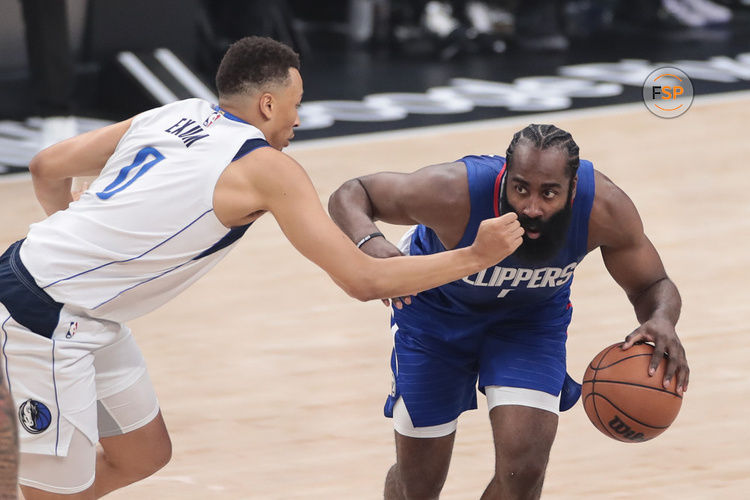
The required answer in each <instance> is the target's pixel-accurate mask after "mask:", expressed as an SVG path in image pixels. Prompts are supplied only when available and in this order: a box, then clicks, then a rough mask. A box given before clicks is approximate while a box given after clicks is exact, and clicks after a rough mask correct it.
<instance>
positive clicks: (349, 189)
mask: <svg viewBox="0 0 750 500" xmlns="http://www.w3.org/2000/svg"><path fill="white" fill-rule="evenodd" d="M328 213H329V214H330V216H331V219H333V221H334V222H335V223H336V225H338V226H339V228H341V230H342V231H343V232H344V233H345V234H346V235H347V236H349V238H351V240H352V241H354V242H357V241H359V240H360V239H361V238H362V237H363V236H365V235H367V234H371V233H373V232H375V231H377V226H375V223H374V222H373V210H372V203H371V201H370V198H369V196H368V195H367V191H366V190H365V188H364V187H363V186H362V183H361V182H360V181H359V180H358V179H352V180H350V181H347V182H345V183H344V184H343V185H342V186H341V187H340V188H338V189H337V190H336V191H335V192H334V193H333V194H332V195H331V197H330V198H329V199H328Z"/></svg>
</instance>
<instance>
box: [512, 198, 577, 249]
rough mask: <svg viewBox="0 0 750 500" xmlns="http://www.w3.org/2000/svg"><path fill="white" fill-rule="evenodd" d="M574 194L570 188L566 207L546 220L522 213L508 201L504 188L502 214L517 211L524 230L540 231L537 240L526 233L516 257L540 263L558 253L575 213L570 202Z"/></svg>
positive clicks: (563, 243)
mask: <svg viewBox="0 0 750 500" xmlns="http://www.w3.org/2000/svg"><path fill="white" fill-rule="evenodd" d="M571 187H572V186H571ZM572 194H573V193H572V189H569V190H568V200H567V201H566V202H565V207H564V208H562V209H560V210H559V211H558V212H556V213H554V214H552V215H551V216H550V217H549V219H547V220H546V221H545V220H542V218H541V217H536V218H532V217H529V216H527V215H523V214H521V213H520V212H519V211H518V210H516V208H515V207H514V206H513V205H511V204H510V202H509V201H508V195H507V186H506V189H503V191H502V193H501V194H500V214H501V215H502V214H503V212H508V211H511V212H515V213H516V215H518V222H520V223H521V227H523V228H524V230H526V231H528V230H532V231H536V232H539V238H537V239H535V240H533V239H531V238H529V237H528V236H527V235H526V234H525V233H524V235H523V243H521V246H520V247H518V249H517V250H516V251H515V252H514V253H513V256H514V257H517V258H518V260H520V261H522V262H524V263H526V264H540V263H542V262H545V261H548V260H549V259H551V258H552V257H554V256H555V255H557V253H558V252H559V251H560V249H562V247H563V246H564V245H565V241H566V240H567V236H568V228H569V227H570V219H571V217H572V215H573V206H572V204H571V203H570V201H571V196H572Z"/></svg>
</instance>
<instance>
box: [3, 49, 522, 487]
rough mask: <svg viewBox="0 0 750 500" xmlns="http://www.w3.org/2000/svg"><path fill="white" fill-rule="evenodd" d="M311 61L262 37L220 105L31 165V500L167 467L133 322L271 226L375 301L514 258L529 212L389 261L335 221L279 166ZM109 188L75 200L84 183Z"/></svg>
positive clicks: (112, 131)
mask: <svg viewBox="0 0 750 500" xmlns="http://www.w3.org/2000/svg"><path fill="white" fill-rule="evenodd" d="M298 68H299V59H298V57H297V54H295V53H294V52H293V51H292V50H291V49H290V48H288V47H286V46H285V45H283V44H280V43H278V42H275V41H273V40H270V39H267V38H258V37H251V38H245V39H242V40H240V41H239V42H237V43H235V44H234V45H232V47H230V49H229V50H228V52H227V53H226V55H225V56H224V58H223V60H222V62H221V65H220V67H219V70H218V74H217V78H216V83H217V87H218V91H219V103H218V105H216V104H212V103H209V102H205V101H202V100H200V99H188V100H185V101H179V102H176V103H172V104H168V105H166V106H163V107H161V108H157V109H153V110H150V111H146V112H144V113H141V114H140V115H138V116H135V117H133V118H131V119H129V120H127V121H124V122H121V123H117V124H114V125H111V126H108V127H105V128H103V129H100V130H97V131H93V132H89V133H86V134H83V135H81V136H78V137H75V138H72V139H69V140H67V141H64V142H62V143H59V144H56V145H53V146H51V147H50V148H48V149H45V150H43V151H42V152H40V153H39V154H38V155H37V156H36V157H35V158H34V159H33V161H32V163H31V165H30V170H31V174H32V178H33V184H34V189H35V192H36V195H37V197H38V199H39V201H40V202H41V204H42V206H43V208H44V210H45V211H46V212H47V214H48V215H49V217H48V218H47V219H45V220H43V221H41V222H39V223H36V224H33V225H32V226H31V228H30V230H29V233H28V235H27V236H26V238H25V239H23V240H21V241H18V242H16V243H15V244H13V245H11V247H10V248H9V249H8V250H7V251H6V252H5V253H4V254H3V255H2V257H0V335H2V339H1V340H2V342H1V343H0V345H1V346H2V355H3V356H2V359H3V361H4V370H3V371H2V373H3V376H4V378H5V382H6V383H7V387H8V389H9V391H10V393H11V396H12V398H13V400H14V405H15V411H14V412H13V413H14V415H16V416H17V417H16V418H17V419H18V420H16V424H17V425H18V426H19V438H20V439H19V440H20V451H21V460H20V470H19V483H20V485H21V489H22V490H23V494H24V496H25V498H26V500H36V499H48V498H56V497H64V498H71V499H92V498H98V497H100V496H103V495H105V494H107V493H109V492H110V491H113V490H115V489H117V488H120V487H123V486H125V485H127V484H130V483H132V482H134V481H137V480H139V479H142V478H144V477H146V476H148V475H150V474H152V473H153V472H155V471H156V470H158V469H159V468H161V467H162V466H163V465H164V464H166V463H167V461H168V460H169V458H170V456H171V443H170V439H169V435H168V433H167V429H166V426H165V424H164V420H163V418H162V416H161V411H160V409H159V404H158V401H157V398H156V394H155V391H154V389H153V386H152V384H151V382H150V380H149V377H148V372H147V370H146V365H145V362H144V360H143V356H142V355H141V353H140V350H139V349H138V347H137V345H136V344H135V342H134V340H133V337H132V335H131V332H130V330H129V329H128V328H127V327H126V326H125V324H124V323H125V322H127V321H128V320H130V319H132V318H135V317H138V316H141V315H143V314H145V313H146V312H148V311H151V310H153V309H155V308H156V307H159V306H160V305H161V304H163V303H165V302H167V301H168V300H170V299H171V298H172V297H174V296H175V295H176V294H178V293H179V292H180V291H181V290H183V289H185V288H186V287H187V286H188V285H190V284H191V283H193V282H194V281H195V280H197V279H198V278H199V277H200V276H202V275H203V274H204V273H206V272H207V271H208V270H210V269H211V267H213V265H214V264H216V262H217V261H218V260H219V259H220V258H222V257H223V256H224V255H226V253H227V252H228V251H229V250H230V249H231V248H232V247H233V246H234V245H235V244H236V242H237V240H238V239H239V238H240V237H241V236H242V234H243V233H244V232H245V231H246V230H247V229H248V227H249V226H250V224H252V223H253V221H255V220H256V219H258V218H259V217H261V216H262V215H263V214H265V213H267V212H270V213H271V214H272V215H273V217H274V218H275V219H276V221H277V222H278V224H279V225H280V227H281V229H282V230H283V232H284V234H285V235H286V237H287V238H288V239H289V241H290V242H291V243H292V244H293V245H294V246H295V247H296V248H297V250H299V251H300V252H301V253H302V254H303V255H304V256H305V257H307V258H308V259H310V260H311V261H313V262H314V263H315V264H317V265H318V266H320V267H321V268H322V269H324V270H325V271H326V272H327V273H328V274H329V275H330V276H331V278H332V279H333V281H335V282H336V283H337V284H338V285H339V286H341V287H342V288H343V289H344V290H345V291H346V292H348V293H349V294H350V295H352V296H353V297H355V298H357V299H360V300H368V299H374V298H383V297H390V296H396V295H404V294H410V293H416V292H418V291H421V290H426V289H429V288H433V287H435V286H439V285H441V284H444V283H448V282H450V281H452V280H456V279H460V278H461V277H462V276H466V275H469V274H471V273H475V272H479V271H480V270H481V269H485V268H486V267H487V266H490V265H492V264H493V263H494V262H497V261H498V260H501V259H503V258H505V257H507V256H508V255H510V254H511V253H512V252H513V251H514V250H515V249H516V248H517V247H518V246H519V245H520V244H521V235H522V234H523V230H522V229H521V226H520V225H519V223H518V220H517V216H516V215H515V214H509V215H507V216H505V217H501V218H498V219H495V220H492V221H487V223H485V224H483V225H482V228H481V229H480V230H479V235H478V236H477V239H476V242H475V243H474V244H473V245H471V246H470V247H467V248H462V249H458V250H456V251H453V252H443V253H441V254H439V255H432V256H424V257H402V258H397V259H388V260H382V259H375V258H372V257H370V256H367V255H365V254H363V253H362V252H360V251H359V250H357V248H356V246H355V245H353V244H352V243H351V242H350V241H349V239H348V238H347V237H346V235H344V234H343V233H342V232H341V231H340V230H339V229H338V227H336V225H335V224H334V223H333V221H331V219H330V218H329V217H328V215H327V214H326V213H325V210H324V209H323V207H322V206H321V204H320V200H319V197H318V194H317V192H316V191H315V189H314V187H313V185H312V184H311V182H310V179H309V178H308V177H307V174H306V173H305V171H304V170H303V169H302V167H301V166H300V165H299V164H297V163H296V162H295V161H294V160H293V159H292V158H290V157H289V156H286V155H285V154H283V153H282V152H281V150H282V148H284V147H285V146H287V145H288V144H289V140H290V139H291V138H292V137H293V135H294V134H293V129H294V127H295V126H296V125H298V123H299V118H298V115H297V107H298V106H299V104H300V100H301V99H302V78H301V77H300V73H299V69H298ZM91 175H95V176H98V177H97V178H96V180H94V181H93V183H92V184H91V186H90V188H89V189H88V190H86V191H85V192H84V193H83V194H82V195H81V196H80V199H78V200H76V201H73V199H72V196H71V192H70V189H71V178H74V177H78V176H91Z"/></svg>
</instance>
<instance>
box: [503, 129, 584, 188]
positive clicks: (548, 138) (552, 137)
mask: <svg viewBox="0 0 750 500" xmlns="http://www.w3.org/2000/svg"><path fill="white" fill-rule="evenodd" d="M521 139H523V140H525V141H527V142H528V143H529V144H530V145H531V146H534V147H535V148H537V149H539V150H545V149H549V148H559V149H560V150H561V151H563V152H565V153H567V155H568V163H567V167H568V174H570V178H571V179H572V178H573V177H575V175H576V172H578V164H579V159H578V145H577V144H576V142H575V141H574V140H573V137H572V136H571V135H570V133H569V132H566V131H565V130H563V129H560V128H557V127H555V126H554V125H539V124H536V123H532V124H531V125H529V126H527V127H526V128H525V129H523V130H519V131H518V132H516V133H515V134H513V140H512V141H510V145H509V146H508V150H507V151H506V152H505V161H506V164H507V165H508V168H511V166H512V162H513V152H514V151H515V149H516V146H517V145H518V143H519V141H521Z"/></svg>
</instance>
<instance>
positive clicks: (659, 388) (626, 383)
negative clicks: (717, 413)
mask: <svg viewBox="0 0 750 500" xmlns="http://www.w3.org/2000/svg"><path fill="white" fill-rule="evenodd" d="M594 377H596V374H595V375H594ZM594 380H595V378H594V379H591V380H584V381H583V382H581V384H587V383H591V384H593V383H594ZM596 382H597V383H602V384H604V383H609V384H620V385H632V386H634V387H643V388H644V389H651V390H652V391H659V392H666V393H667V394H670V395H672V396H674V397H676V398H680V399H682V396H680V395H679V394H677V393H676V392H672V391H669V390H667V389H664V388H662V387H653V386H650V385H644V384H636V383H634V382H623V381H621V380H604V379H598V380H596ZM591 392H592V393H593V392H594V388H593V385H592V387H591Z"/></svg>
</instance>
